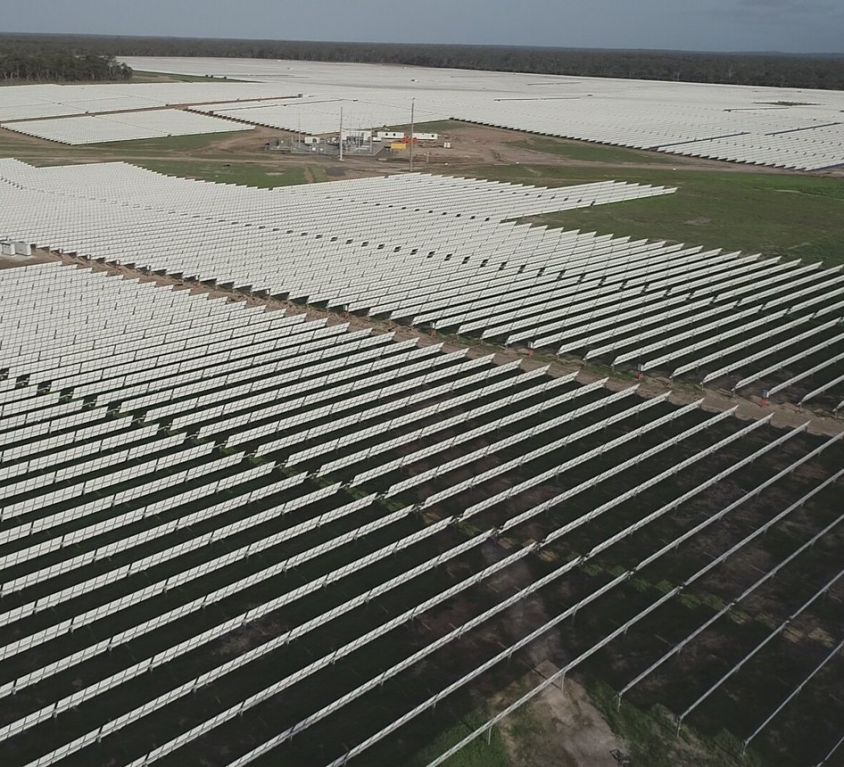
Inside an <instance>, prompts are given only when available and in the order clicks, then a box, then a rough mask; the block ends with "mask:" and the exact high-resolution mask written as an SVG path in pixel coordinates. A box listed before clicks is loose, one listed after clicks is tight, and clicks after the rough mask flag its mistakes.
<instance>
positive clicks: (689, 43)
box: [0, 0, 844, 53]
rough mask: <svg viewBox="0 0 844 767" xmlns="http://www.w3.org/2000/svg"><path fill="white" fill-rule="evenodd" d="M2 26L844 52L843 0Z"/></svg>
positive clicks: (382, 7)
mask: <svg viewBox="0 0 844 767" xmlns="http://www.w3.org/2000/svg"><path fill="white" fill-rule="evenodd" d="M0 31H6V32H77V33H91V34H122V35H133V34H134V35H171V36H191V37H252V38H273V39H287V40H344V41H383V42H438V43H479V44H482V43H493V44H511V45H557V46H573V47H607V48H673V49H686V50H743V51H752V50H757V51H772V50H777V51H788V52H829V53H835V52H844V2H842V0H417V2H415V3H414V2H408V0H398V2H395V3H392V2H389V0H310V2H307V1H303V0H296V2H294V1H293V0H25V1H24V2H21V1H20V0H0Z"/></svg>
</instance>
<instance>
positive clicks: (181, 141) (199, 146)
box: [96, 128, 253, 154]
mask: <svg viewBox="0 0 844 767" xmlns="http://www.w3.org/2000/svg"><path fill="white" fill-rule="evenodd" d="M252 130H253V129H252V128H247V129H244V130H243V131H236V132H231V133H194V134H191V135H188V136H164V137H162V138H148V139H136V140H135V141H112V142H108V143H103V144H96V146H97V147H100V148H102V149H103V150H106V151H109V152H139V153H140V152H144V153H145V152H176V153H179V154H181V153H183V152H194V151H201V150H204V149H211V148H213V146H214V144H216V143H217V142H219V141H220V139H221V138H228V139H235V138H240V137H242V136H246V135H248V134H249V133H251V132H252Z"/></svg>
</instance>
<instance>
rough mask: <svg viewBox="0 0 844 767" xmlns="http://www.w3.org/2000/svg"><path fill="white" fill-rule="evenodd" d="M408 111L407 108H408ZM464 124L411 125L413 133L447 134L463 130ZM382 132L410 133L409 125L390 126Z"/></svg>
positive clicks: (435, 121)
mask: <svg viewBox="0 0 844 767" xmlns="http://www.w3.org/2000/svg"><path fill="white" fill-rule="evenodd" d="M408 109H409V107H408ZM466 125H467V124H466V123H464V122H460V121H459V120H431V121H430V122H415V123H413V132H414V133H448V132H449V131H452V130H457V129H458V128H465V127H466ZM384 130H391V131H399V130H403V131H406V132H409V131H410V123H405V124H404V125H390V126H388V127H387V128H385V129H384Z"/></svg>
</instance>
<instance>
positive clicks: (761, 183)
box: [461, 165, 844, 266]
mask: <svg viewBox="0 0 844 767" xmlns="http://www.w3.org/2000/svg"><path fill="white" fill-rule="evenodd" d="M461 172H464V171H462V170H461ZM468 173H469V174H470V175H472V176H477V177H480V178H487V179H491V180H496V181H509V182H512V183H523V184H534V185H540V186H542V185H545V186H564V185H569V184H582V183H589V182H593V181H606V180H610V179H615V180H618V181H629V182H636V183H640V184H659V185H664V186H676V187H677V192H676V193H675V194H672V195H666V196H664V197H652V198H646V199H642V200H631V201H628V202H619V203H614V204H612V205H603V206H596V207H592V208H581V209H579V210H573V211H566V212H563V213H550V214H547V215H542V216H533V217H529V218H527V219H523V220H525V221H529V222H531V223H534V224H539V225H544V226H550V227H565V228H566V229H581V230H582V231H585V232H591V231H595V232H597V233H598V234H615V235H618V236H626V235H629V236H631V237H634V238H647V239H651V240H668V241H671V242H685V243H687V244H690V245H703V246H705V247H706V248H724V249H725V250H743V251H746V252H750V253H753V252H761V253H763V254H764V255H766V256H783V257H788V258H798V257H799V258H803V259H806V260H809V261H817V260H822V261H824V263H826V264H827V265H828V266H833V265H836V264H844V251H842V249H841V237H842V234H844V184H842V183H841V181H840V180H838V179H834V178H824V177H817V176H801V175H785V174H772V173H739V172H735V171H733V172H712V171H694V170H682V169H677V170H669V169H662V168H655V169H654V170H643V169H641V168H631V169H625V168H621V167H617V166H616V167H608V168H606V169H604V168H587V167H571V168H568V167H555V166H540V165H536V166H527V165H519V166H513V165H510V166H480V167H474V168H470V169H469V170H468Z"/></svg>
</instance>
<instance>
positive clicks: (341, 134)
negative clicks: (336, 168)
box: [340, 107, 343, 162]
mask: <svg viewBox="0 0 844 767" xmlns="http://www.w3.org/2000/svg"><path fill="white" fill-rule="evenodd" d="M340 162H343V107H340Z"/></svg>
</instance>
